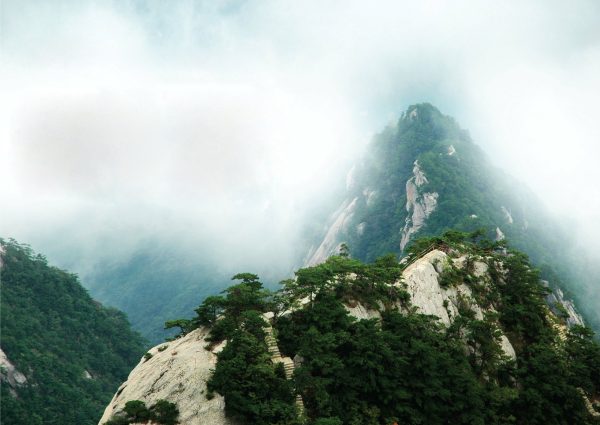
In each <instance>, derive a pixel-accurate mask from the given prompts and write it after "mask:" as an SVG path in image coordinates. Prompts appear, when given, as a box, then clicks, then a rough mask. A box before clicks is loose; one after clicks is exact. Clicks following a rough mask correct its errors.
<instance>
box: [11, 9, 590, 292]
mask: <svg viewBox="0 0 600 425" xmlns="http://www.w3.org/2000/svg"><path fill="white" fill-rule="evenodd" d="M0 7H1V11H2V17H1V19H2V21H1V31H2V32H1V34H0V36H1V43H2V44H1V51H2V68H1V71H0V73H1V74H0V75H1V80H2V87H1V89H2V96H1V99H0V193H1V194H2V197H1V201H0V235H2V236H3V237H14V238H16V239H18V240H19V241H21V242H27V243H29V244H31V245H32V246H33V248H34V249H36V250H37V251H40V252H43V253H45V254H46V255H47V256H48V258H49V260H50V261H52V262H54V263H55V264H57V265H59V266H61V267H68V268H69V269H70V270H72V271H74V272H77V273H80V274H81V275H82V278H83V283H84V285H85V283H86V282H85V276H86V274H88V273H90V272H91V270H92V269H93V268H94V267H96V266H97V265H98V264H100V263H106V262H114V261H119V260H122V259H126V258H128V257H129V256H131V255H132V254H133V253H134V252H135V251H136V250H137V249H139V247H140V246H143V245H144V244H146V243H148V241H149V240H151V241H153V243H156V241H161V240H164V241H168V242H169V243H170V244H176V243H181V244H184V245H185V246H186V247H189V252H190V255H193V252H194V251H195V250H198V249H200V247H202V250H203V251H202V252H203V255H207V256H208V257H209V258H210V260H211V261H214V264H215V267H222V268H223V269H224V270H226V271H229V270H238V271H242V270H244V271H245V270H248V271H253V270H256V271H261V272H262V271H264V272H266V273H269V272H268V271H270V273H272V274H277V273H281V274H285V273H286V272H289V270H291V268H292V267H294V266H296V265H298V261H299V259H301V258H302V255H303V254H305V253H304V251H303V250H304V248H305V245H304V244H305V242H306V237H307V235H306V232H307V231H306V229H307V226H308V227H309V228H310V226H311V223H310V220H313V219H314V218H315V215H318V213H316V212H315V209H318V208H321V209H323V205H324V204H326V203H328V202H333V200H334V198H335V196H336V193H338V191H337V190H338V188H339V187H340V185H342V184H343V178H344V174H345V172H346V171H347V170H348V169H349V168H350V166H351V164H352V162H353V160H354V159H355V158H357V157H358V156H359V155H360V153H361V152H362V151H363V150H364V148H365V146H366V145H367V143H368V142H369V140H370V138H371V136H372V135H373V134H374V133H376V132H378V131H380V130H381V129H382V128H383V127H384V126H385V125H386V124H388V123H390V122H392V121H394V120H396V119H397V118H398V116H399V115H400V113H401V112H402V111H403V110H404V109H406V107H407V106H408V105H410V104H413V103H417V102H431V103H432V104H434V105H436V106H437V107H438V108H440V110H441V111H442V112H443V113H445V114H448V115H452V116H454V117H455V118H456V119H457V121H458V122H459V123H460V124H461V126H462V127H464V128H467V129H469V130H470V132H471V135H472V137H473V139H474V141H475V142H476V143H477V144H479V145H480V146H481V147H482V148H483V149H484V150H485V151H486V152H487V153H488V155H489V156H490V158H491V159H492V161H493V162H494V163H495V164H496V165H497V166H498V167H500V168H502V169H503V170H505V171H506V172H507V173H509V174H512V175H513V176H515V177H517V178H518V179H519V180H520V181H522V182H523V183H524V184H526V185H527V186H529V187H530V188H531V189H533V190H534V191H535V192H536V193H537V194H538V196H539V197H540V198H541V199H542V200H543V201H544V202H545V204H546V205H547V207H548V208H549V209H550V210H551V211H552V212H554V213H555V214H556V215H557V216H559V217H560V218H561V220H562V222H563V223H564V224H565V225H566V226H568V228H570V229H571V230H572V233H573V236H574V238H575V240H576V241H577V243H578V244H579V245H580V246H581V247H582V249H584V250H585V251H587V252H588V253H589V254H590V255H593V256H595V257H598V256H599V255H598V254H597V253H598V252H600V185H599V184H598V183H600V168H598V166H597V161H598V158H600V144H599V142H600V125H599V124H598V123H599V122H600V112H599V111H600V108H598V106H597V102H598V95H599V94H600V25H599V23H600V4H599V3H598V2H596V1H572V2H568V4H567V3H565V2H558V1H528V2H522V1H521V2H517V1H505V2H495V3H487V2H475V1H457V2H452V3H449V2H435V1H424V2H399V1H393V2H392V1H389V2H388V1H381V2H377V3H369V4H367V3H365V2H358V1H349V2H348V1H346V2H327V3H326V4H323V2H316V1H314V2H313V1H303V2H276V1H261V2H254V3H251V2H245V1H221V2H212V1H210V2H209V1H206V2H202V1H172V2H162V1H113V2H101V1H78V2H71V1H60V0H57V1H47V2H43V3H42V2H34V1H30V2H28V1H20V0H19V1H17V0H4V1H3V2H2V3H1V6H0ZM207 247H209V248H207ZM280 277H281V278H285V277H286V276H280Z"/></svg>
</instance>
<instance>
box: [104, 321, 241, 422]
mask: <svg viewBox="0 0 600 425" xmlns="http://www.w3.org/2000/svg"><path fill="white" fill-rule="evenodd" d="M207 334H208V331H207V330H206V329H204V328H201V329H196V330H195V331H193V332H190V333H189V334H187V335H186V336H184V337H182V338H180V339H177V340H175V341H172V342H165V343H163V344H159V345H157V346H156V347H154V348H152V349H150V350H149V351H148V353H150V355H151V356H152V357H150V356H146V357H150V358H148V359H146V358H145V357H142V359H141V360H140V362H139V363H138V365H137V366H136V367H135V368H134V369H133V370H132V371H131V373H130V374H129V377H128V378H127V381H125V382H124V383H123V384H122V385H121V386H120V387H119V389H118V390H117V392H116V394H115V395H114V397H113V399H112V400H111V402H110V404H109V405H108V406H107V407H106V409H105V411H104V414H103V415H102V418H101V419H100V422H99V424H103V423H105V422H107V421H108V420H109V419H110V418H111V417H112V416H113V415H115V414H116V413H118V412H120V411H121V410H122V409H123V407H124V406H125V403H126V402H127V401H130V400H142V401H144V402H146V404H147V405H152V404H153V403H155V402H157V401H158V400H161V399H163V400H167V401H170V402H171V403H175V404H176V405H177V407H178V408H179V421H180V423H181V424H186V425H203V424H212V425H234V422H232V421H231V420H229V419H228V418H226V417H225V411H224V408H225V401H224V400H223V397H221V396H219V395H218V394H215V397H214V398H213V399H211V400H207V398H206V381H207V380H208V378H209V377H210V374H211V369H213V368H214V367H215V364H216V361H217V356H216V353H217V352H218V351H219V349H221V348H222V346H217V347H216V348H214V349H213V350H212V351H208V350H206V349H205V348H204V347H205V346H206V345H207V344H208V343H207V342H206V341H205V337H206V336H207Z"/></svg>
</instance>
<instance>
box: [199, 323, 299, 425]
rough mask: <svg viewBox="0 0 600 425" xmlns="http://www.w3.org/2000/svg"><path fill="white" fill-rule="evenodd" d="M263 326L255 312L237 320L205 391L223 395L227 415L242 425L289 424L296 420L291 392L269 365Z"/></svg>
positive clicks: (280, 371) (277, 370) (280, 374)
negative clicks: (237, 325)
mask: <svg viewBox="0 0 600 425" xmlns="http://www.w3.org/2000/svg"><path fill="white" fill-rule="evenodd" d="M264 325H266V323H265V322H264V321H263V320H262V318H261V317H260V314H259V313H258V312H256V311H246V312H244V313H243V314H242V315H241V316H240V321H239V327H238V328H236V329H235V330H234V331H233V332H232V334H231V335H229V339H228V343H227V345H226V346H225V348H224V349H223V351H221V352H220V353H219V354H218V361H217V367H216V368H215V371H214V374H213V375H212V377H211V378H210V380H209V381H208V383H207V387H208V391H209V394H210V393H212V392H215V391H216V392H218V393H219V394H221V395H223V396H224V397H225V411H226V413H227V415H229V416H231V417H234V418H236V419H238V420H241V421H242V423H248V424H257V425H266V424H292V423H293V422H294V421H295V419H296V416H297V413H296V409H295V406H294V395H293V389H292V386H291V383H290V382H289V381H288V380H286V378H285V372H284V371H283V367H282V364H281V363H279V364H278V366H277V367H275V366H274V365H273V364H272V363H271V356H270V354H269V352H268V350H267V346H266V344H265V341H264V337H265V335H264V331H263V330H262V328H263V326H264Z"/></svg>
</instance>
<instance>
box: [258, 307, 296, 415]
mask: <svg viewBox="0 0 600 425" xmlns="http://www.w3.org/2000/svg"><path fill="white" fill-rule="evenodd" d="M264 319H265V321H266V322H267V323H268V324H269V325H268V326H267V327H265V328H264V329H265V333H266V336H265V342H266V343H267V347H268V348H269V353H271V360H272V361H273V363H274V364H275V363H283V369H284V370H285V377H286V378H287V379H292V376H293V374H294V361H293V360H292V359H290V358H289V357H283V356H282V355H281V352H280V351H279V347H278V346H277V340H276V338H275V336H274V335H273V327H272V326H271V321H270V318H268V317H265V318H264ZM296 407H297V408H298V413H299V414H300V415H301V414H302V413H303V412H304V402H303V401H302V396H301V395H300V394H297V395H296Z"/></svg>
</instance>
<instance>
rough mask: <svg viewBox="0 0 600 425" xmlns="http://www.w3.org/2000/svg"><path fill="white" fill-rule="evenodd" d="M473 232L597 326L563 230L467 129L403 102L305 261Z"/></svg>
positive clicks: (368, 255) (369, 254)
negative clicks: (509, 248)
mask: <svg viewBox="0 0 600 425" xmlns="http://www.w3.org/2000/svg"><path fill="white" fill-rule="evenodd" d="M479 228H485V229H487V236H488V237H492V238H496V239H503V238H507V239H508V240H509V241H510V243H511V245H513V246H515V247H516V248H518V249H521V250H523V251H524V252H526V253H527V254H528V255H529V256H530V258H531V259H532V262H533V263H534V264H535V265H536V266H537V267H540V268H541V269H542V271H543V276H544V278H546V279H547V280H548V281H549V284H550V286H551V287H552V288H553V289H554V288H556V287H558V286H559V285H561V286H562V289H563V290H564V291H565V292H566V293H567V295H566V296H567V297H575V298H576V301H577V304H578V305H579V306H581V307H582V309H583V310H584V311H585V313H586V316H587V317H588V319H590V320H591V322H592V323H594V324H595V325H600V315H599V314H598V312H597V311H596V309H595V308H594V307H595V305H594V304H592V303H590V300H589V298H588V297H587V295H586V294H587V291H586V290H584V287H583V286H584V285H583V282H584V281H587V280H589V279H590V276H589V273H579V274H578V273H577V269H578V258H577V256H578V255H579V256H580V253H577V255H571V252H570V251H571V247H570V245H571V244H572V242H570V240H569V237H568V235H567V232H566V231H565V230H564V229H563V228H561V226H560V225H559V224H557V223H556V221H553V220H552V219H551V218H550V217H549V215H548V214H547V213H546V212H545V209H544V207H543V205H542V204H541V202H540V201H539V200H538V199H537V197H536V196H535V194H533V193H531V192H530V191H529V190H528V189H527V188H526V187H525V186H524V185H523V184H521V183H520V182H517V181H515V180H514V179H512V178H511V177H509V176H507V175H506V174H504V173H503V172H501V171H500V170H497V169H495V168H494V167H492V166H491V165H490V162H489V160H488V159H487V158H486V156H485V155H484V153H483V152H482V151H481V149H479V148H478V147H477V146H476V145H475V144H473V142H472V141H471V139H470V137H469V135H468V133H467V132H466V131H465V130H463V129H461V128H460V127H459V126H458V124H457V123H456V122H455V121H454V120H453V119H452V118H451V117H448V116H445V115H443V114H441V113H440V112H439V111H438V110H437V109H436V108H435V107H433V106H431V105H429V104H419V105H413V106H410V107H409V108H408V109H407V111H406V112H405V113H403V114H402V117H401V118H400V120H399V121H398V123H397V124H396V125H394V126H390V127H388V128H386V129H385V130H384V131H383V132H382V133H381V134H379V135H377V136H376V137H375V138H374V140H373V142H372V143H371V145H370V146H369V149H368V151H367V155H366V157H365V158H364V160H362V161H361V162H360V163H358V164H357V165H356V166H355V167H354V168H353V169H352V170H351V171H350V173H349V174H348V176H347V195H346V199H345V200H344V202H343V203H342V205H341V206H340V208H339V209H338V211H336V212H335V213H334V214H333V215H332V217H331V219H330V225H329V226H328V228H327V230H326V231H325V232H324V237H323V239H322V240H321V241H320V242H319V243H318V244H317V245H315V246H314V247H313V248H312V249H311V252H310V253H309V256H308V257H307V264H318V263H319V262H322V261H324V260H325V259H326V258H327V256H329V255H331V254H333V253H335V252H336V251H337V249H338V247H339V245H340V244H341V243H343V242H345V243H346V244H347V245H348V246H349V247H350V251H351V254H352V255H353V256H354V257H356V258H359V259H362V260H365V261H371V260H373V259H374V258H376V257H378V256H380V255H383V254H386V253H390V252H392V253H396V254H398V255H401V254H402V253H403V252H404V251H405V249H406V248H407V247H408V246H409V245H410V243H411V241H412V240H414V238H415V237H418V236H427V235H439V234H441V233H443V232H444V231H445V230H448V229H457V230H464V231H473V230H475V229H479ZM592 279H593V278H592ZM561 281H562V283H561ZM577 295H579V298H577Z"/></svg>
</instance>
